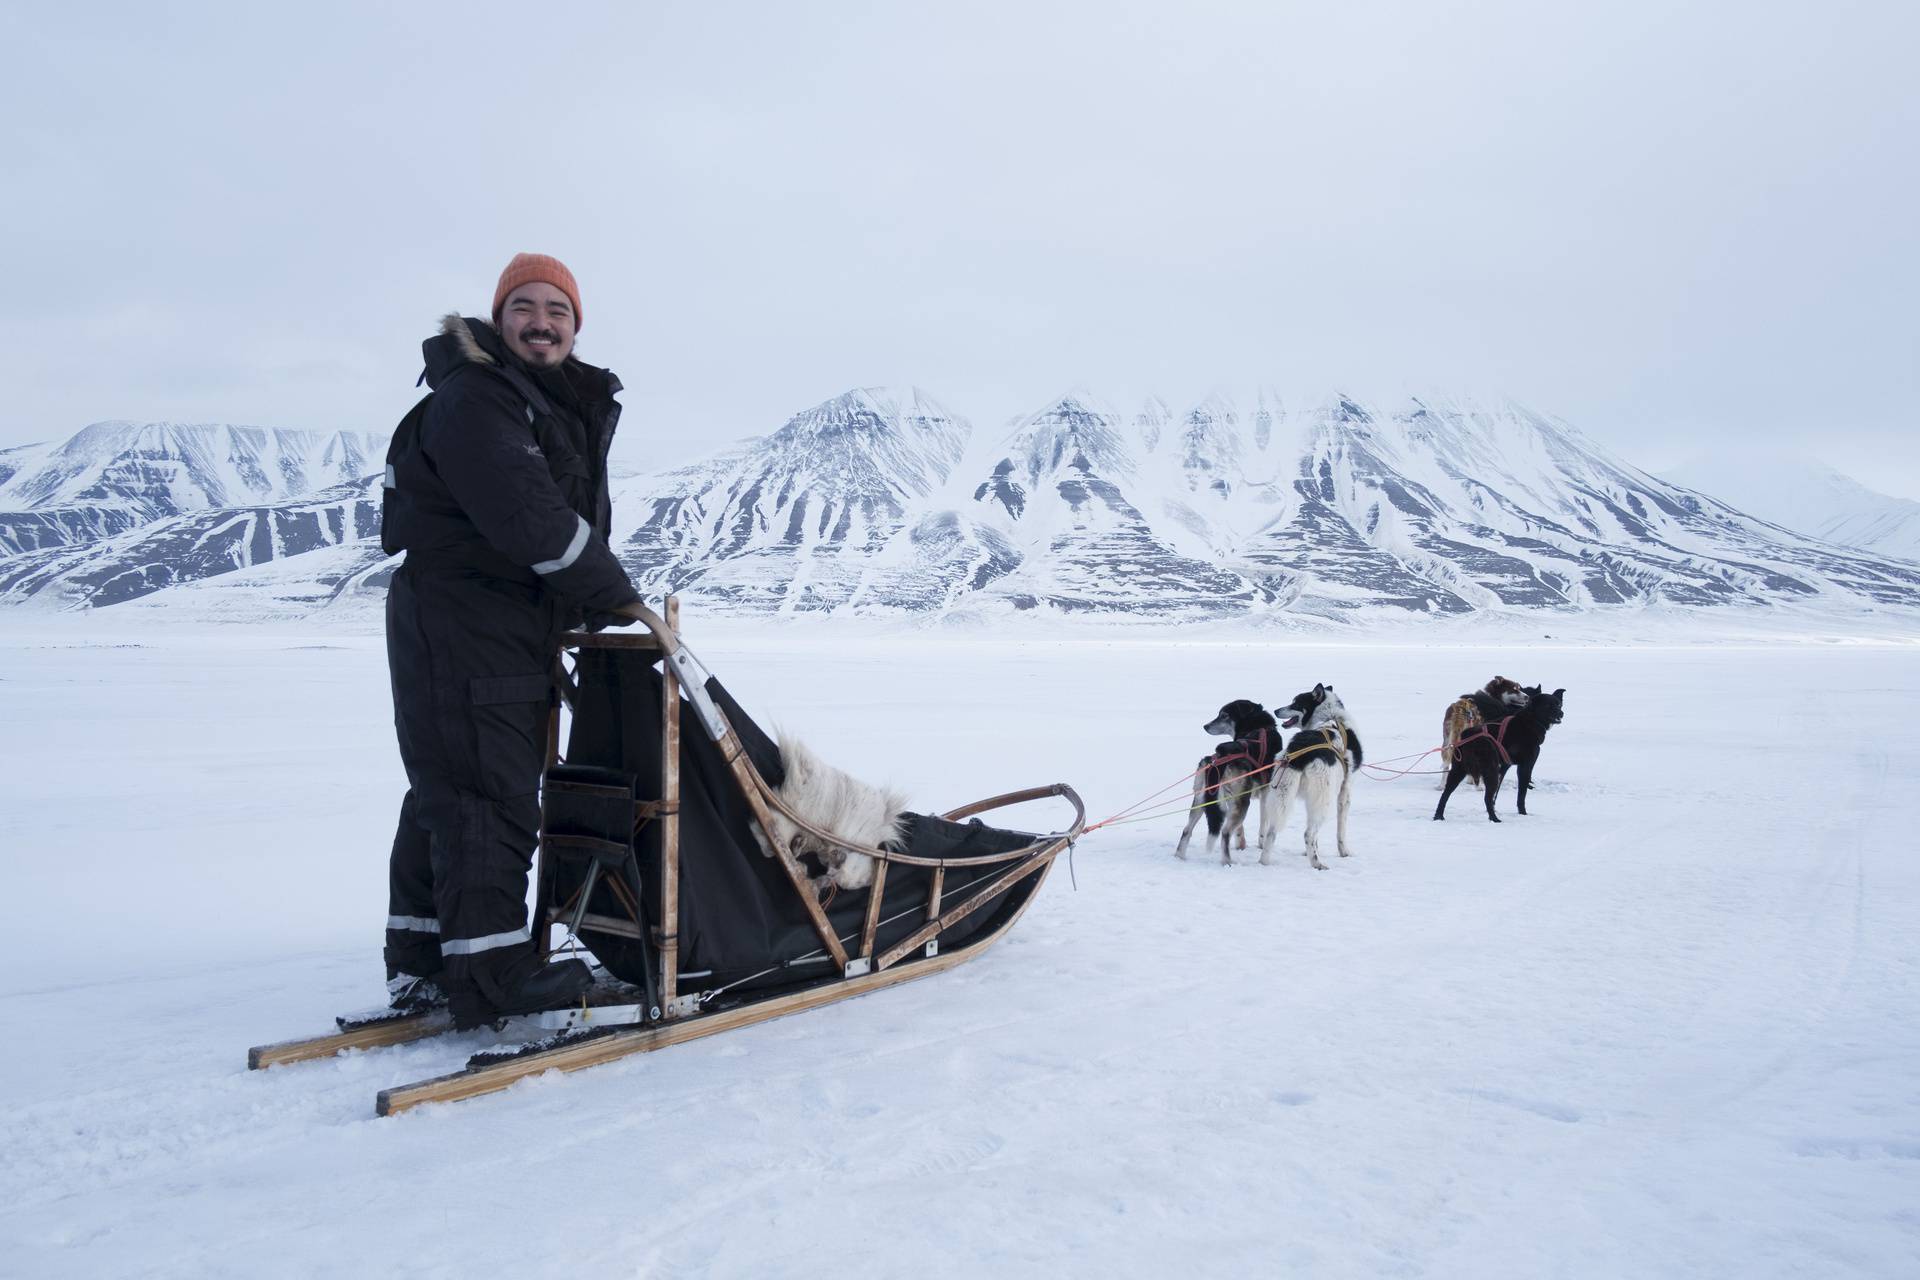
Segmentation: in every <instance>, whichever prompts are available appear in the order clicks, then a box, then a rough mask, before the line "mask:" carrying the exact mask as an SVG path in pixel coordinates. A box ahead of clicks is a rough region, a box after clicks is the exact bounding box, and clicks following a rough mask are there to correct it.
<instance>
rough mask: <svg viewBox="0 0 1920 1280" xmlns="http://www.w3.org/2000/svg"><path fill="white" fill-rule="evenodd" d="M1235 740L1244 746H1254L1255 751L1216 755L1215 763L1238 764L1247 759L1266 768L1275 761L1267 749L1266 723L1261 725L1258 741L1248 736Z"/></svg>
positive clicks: (1250, 762)
mask: <svg viewBox="0 0 1920 1280" xmlns="http://www.w3.org/2000/svg"><path fill="white" fill-rule="evenodd" d="M1234 742H1235V743H1236V744H1239V745H1242V746H1248V745H1251V746H1253V747H1254V750H1253V753H1252V754H1249V753H1247V752H1245V751H1236V752H1234V753H1233V754H1231V755H1224V756H1215V757H1214V758H1213V763H1214V764H1216V765H1223V764H1237V763H1239V762H1240V761H1245V762H1246V763H1248V764H1250V765H1252V766H1253V767H1254V768H1256V769H1264V768H1266V767H1267V766H1268V765H1269V764H1272V763H1273V757H1272V756H1271V755H1270V754H1269V753H1268V751H1267V730H1266V726H1265V725H1262V726H1261V727H1260V737H1259V740H1258V741H1257V743H1256V742H1255V741H1254V740H1252V739H1248V738H1235V739H1234Z"/></svg>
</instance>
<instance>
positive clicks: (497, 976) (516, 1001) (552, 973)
mask: <svg viewBox="0 0 1920 1280" xmlns="http://www.w3.org/2000/svg"><path fill="white" fill-rule="evenodd" d="M454 969H455V966H454V965H452V964H449V965H448V966H447V976H448V978H450V979H453V978H454V972H453V971H454ZM461 976H462V977H465V978H466V979H467V980H466V981H460V980H458V979H454V980H452V981H449V982H448V983H447V999H448V1003H449V1005H450V1006H451V1007H452V1009H453V1025H454V1027H455V1028H456V1029H457V1030H460V1031H471V1030H472V1029H473V1028H475V1027H483V1026H487V1025H489V1024H492V1023H495V1022H498V1021H500V1019H502V1018H510V1017H513V1016H515V1015H517V1014H522V1013H542V1012H544V1011H546V1010H548V1009H564V1008H566V1007H567V1006H568V1005H570V1004H572V1003H574V1002H575V1001H576V1000H578V999H579V998H580V997H581V996H582V995H583V994H585V992H586V990H587V988H588V987H590V986H592V985H593V973H592V971H591V970H589V969H588V968H587V966H586V963H585V962H584V961H581V960H565V961H562V962H560V963H559V964H541V963H540V962H539V961H537V960H535V959H534V958H533V957H532V956H530V955H525V956H523V957H521V958H520V959H519V960H518V962H516V963H513V964H509V965H506V966H503V967H502V968H500V969H498V970H489V969H486V968H480V967H478V966H476V967H475V968H474V969H473V970H471V971H469V972H468V973H467V974H465V975H461Z"/></svg>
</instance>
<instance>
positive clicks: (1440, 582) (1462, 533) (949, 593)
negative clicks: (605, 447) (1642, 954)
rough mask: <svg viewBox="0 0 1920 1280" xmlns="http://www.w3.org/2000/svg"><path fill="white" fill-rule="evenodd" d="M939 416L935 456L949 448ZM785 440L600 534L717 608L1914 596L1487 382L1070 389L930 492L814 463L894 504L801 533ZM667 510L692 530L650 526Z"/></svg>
mask: <svg viewBox="0 0 1920 1280" xmlns="http://www.w3.org/2000/svg"><path fill="white" fill-rule="evenodd" d="M860 394H866V395H871V394H873V393H860ZM833 403H834V404H840V403H842V402H839V401H836V402H833ZM823 408H825V407H824V406H823ZM813 412H814V413H816V414H817V413H819V412H821V411H820V410H815V411H813ZM807 419H808V415H802V417H801V418H800V419H796V420H795V422H796V423H802V422H805V421H806V420H807ZM941 420H942V421H944V422H949V423H951V422H954V421H955V420H953V419H951V417H950V415H943V416H942V419H941ZM894 430H895V431H897V430H899V428H897V427H896V428H894ZM881 438H887V436H886V434H885V433H882V437H881ZM942 440H943V446H942V450H941V452H940V455H939V456H940V458H941V460H942V462H944V461H945V460H946V459H947V458H949V457H952V456H954V455H955V454H956V453H957V452H958V448H957V442H955V441H954V440H952V439H951V438H950V435H949V434H947V433H943V435H942ZM811 447H812V446H811V445H810V443H809V442H808V440H807V439H806V438H805V436H804V435H802V434H800V433H798V432H796V429H795V427H794V425H792V424H790V425H789V427H788V428H787V429H784V430H783V431H781V432H779V433H776V434H775V435H774V436H771V437H768V438H766V439H764V440H759V441H751V442H748V443H747V444H746V445H744V446H742V447H740V448H739V449H736V450H734V451H733V452H731V453H729V454H727V455H726V456H725V457H724V458H721V459H717V460H715V461H712V462H709V463H705V464H702V465H700V466H696V467H692V468H688V469H686V470H684V471H682V472H679V473H676V474H675V475H674V476H673V477H670V478H669V482H668V484H667V485H666V486H664V488H665V490H666V492H665V494H664V496H663V495H662V493H661V489H662V486H660V484H659V482H658V481H655V480H650V479H647V478H644V477H643V478H639V479H637V480H636V481H634V482H632V483H630V485H629V486H628V494H630V495H631V496H626V495H623V497H624V499H625V503H626V504H627V505H628V508H629V509H634V508H635V507H636V506H645V505H646V504H651V508H650V514H649V515H648V516H647V517H646V518H645V519H644V520H643V521H642V524H641V525H640V527H639V528H638V529H637V530H636V531H635V533H634V536H633V537H632V538H630V539H628V540H626V541H625V542H624V543H623V545H621V546H620V548H619V550H620V553H621V555H622V557H623V559H625V560H626V561H627V562H628V563H629V565H630V567H631V568H632V569H633V571H634V572H635V574H636V577H638V578H640V579H641V580H643V581H645V582H646V583H647V584H648V586H649V587H650V588H652V589H655V590H657V589H660V588H663V587H667V586H671V587H672V588H673V589H675V590H679V591H681V592H683V593H684V594H686V595H688V596H689V597H690V598H692V599H694V600H698V601H700V602H701V603H702V604H703V605H706V606H708V607H721V608H749V609H756V608H770V607H772V608H795V607H808V608H821V609H836V610H850V611H862V612H883V611H889V610H895V609H903V610H925V609H927V608H936V609H941V610H954V609H961V608H964V609H966V610H969V611H978V610H994V609H1000V608H1005V609H1007V610H1026V609H1033V608H1042V609H1052V610H1058V611H1061V612H1082V611H1099V612H1109V613H1124V614H1131V615H1141V616H1164V615H1176V616H1213V617H1220V616H1230V615H1238V614H1246V613H1249V612H1259V611H1286V612H1289V613H1294V614H1307V615H1317V616H1322V617H1341V616H1349V615H1353V614H1355V613H1356V611H1366V610H1371V609H1380V608H1387V609H1392V610H1399V611H1414V612H1419V613H1432V614H1462V613H1468V612H1472V611H1475V610H1484V609H1495V610H1511V609H1529V608H1541V607H1549V608H1585V607H1592V606H1615V605H1638V604H1647V603H1662V604H1673V605H1683V606H1698V605H1717V604H1735V603H1743V604H1757V603H1790V602H1791V603H1801V604H1816V605H1817V604H1821V603H1826V602H1831V603H1835V604H1852V605H1866V604H1881V605H1897V606H1920V570H1916V568H1915V567H1914V566H1911V565H1906V564H1903V563H1900V562H1898V561H1889V560H1886V559H1884V558H1882V557H1876V556H1872V555H1864V554H1854V553H1850V552H1847V551H1844V550H1842V549H1839V548H1836V547H1833V546H1831V545H1828V544H1826V543H1823V542H1820V541H1818V540H1815V539H1811V538H1806V537H1802V536H1799V535H1796V534H1793V533H1791V532H1789V531H1788V530H1786V529H1783V528H1779V527H1777V526H1774V525H1770V524H1767V523H1765V522H1763V521H1760V520H1756V519H1753V518H1751V517H1749V516H1746V515H1744V514H1742V513H1741V512H1739V511H1737V510H1735V509H1733V508H1732V507H1729V506H1727V505H1725V504H1722V503H1720V502H1716V501H1714V500H1713V499H1711V498H1708V497H1706V496H1705V495H1702V494H1698V493H1694V492H1691V491H1688V490H1685V489H1681V488H1679V487H1676V486H1674V485H1671V484H1668V483H1666V482H1664V481H1662V480H1659V479H1657V478H1656V477H1654V476H1651V475H1648V474H1647V473H1645V472H1642V471H1639V470H1637V469H1636V468H1633V467H1632V466H1630V465H1628V464H1626V463H1624V462H1622V461H1620V460H1619V459H1617V458H1614V457H1613V456H1612V455H1610V454H1609V453H1607V452H1606V451H1605V450H1603V449H1601V448H1600V447H1599V446H1598V445H1596V444H1594V443H1593V442H1592V441H1591V440H1589V439H1587V438H1586V437H1585V436H1584V435H1582V434H1581V433H1580V432H1579V431H1577V430H1576V429H1574V428H1573V427H1571V426H1569V425H1568V424H1566V423H1564V422H1561V421H1559V420H1557V419H1554V418H1551V417H1549V416H1547V415H1544V414H1540V413H1536V412H1534V411H1532V410H1529V409H1527V408H1525V407H1523V406H1520V405H1517V404H1513V403H1511V402H1496V403H1481V402H1475V401H1469V400H1458V399H1441V398H1425V399H1415V400H1409V401H1407V402H1405V403H1402V404H1397V405H1391V406H1388V405H1380V404H1366V403H1362V402H1360V401H1359V400H1357V399H1355V398H1353V397H1348V396H1339V395H1336V396H1332V397H1329V398H1327V399H1326V400H1324V401H1322V402H1318V403H1310V404H1298V405H1289V404H1287V403H1285V402H1284V401H1283V400H1282V399H1281V398H1280V397H1279V396H1277V395H1275V394H1273V393H1271V392H1263V393H1260V394H1259V395H1257V396H1256V397H1255V398H1254V400H1253V403H1252V404H1251V405H1250V406H1249V405H1241V404H1236V403H1234V402H1233V401H1231V400H1229V399H1227V398H1225V397H1220V396H1214V397H1209V398H1208V399H1207V400H1204V401H1202V402H1201V403H1200V404H1198V405H1195V406H1193V407H1192V408H1191V409H1189V410H1187V411H1186V412H1184V413H1174V412H1170V411H1169V410H1168V409H1167V407H1166V406H1165V405H1164V403H1162V402H1159V401H1150V402H1148V403H1147V404H1146V405H1144V406H1142V407H1141V408H1140V409H1138V410H1137V411H1134V412H1131V413H1128V412H1123V411H1121V410H1119V409H1117V408H1115V407H1114V406H1112V405H1110V404H1107V403H1106V402H1104V401H1102V400H1101V399H1099V398H1098V397H1097V396H1094V395H1092V394H1091V393H1087V392H1074V393H1072V394H1070V395H1067V396H1063V397H1061V398H1060V399H1059V400H1057V401H1055V402H1053V403H1052V404H1049V405H1047V406H1045V407H1044V408H1042V409H1041V410H1040V411H1039V412H1037V413H1035V414H1033V415H1031V416H1029V417H1027V418H1025V419H1023V420H1021V421H1019V422H1018V423H1016V424H1014V426H1013V428H1012V430H1011V432H1010V433H1009V434H1008V435H1007V436H1005V437H1004V438H1003V439H1002V440H1000V441H998V442H996V443H994V444H993V445H992V446H991V447H989V448H987V449H985V450H984V452H977V453H976V454H975V457H976V458H977V461H969V462H967V463H966V464H964V465H962V466H961V467H960V468H959V470H958V471H956V472H955V474H954V478H953V480H952V481H950V482H949V483H948V484H946V485H944V486H942V487H941V488H940V490H939V491H938V492H937V493H935V492H931V491H930V482H931V481H932V480H933V479H935V478H936V477H937V475H938V472H939V470H940V468H938V467H929V466H919V467H915V468H913V469H912V470H911V471H910V472H907V473H905V474H903V475H902V476H900V477H898V478H896V480H895V482H894V483H893V484H891V485H888V484H886V482H885V481H884V480H883V479H882V478H881V476H882V474H883V473H884V468H874V469H870V470H866V471H863V472H862V473H861V474H860V475H859V476H858V477H857V478H848V479H845V480H843V479H842V478H841V477H840V476H839V473H838V471H837V470H835V469H834V468H833V467H828V468H826V469H824V470H822V471H820V472H818V473H816V474H817V476H818V481H817V482H819V483H824V484H829V485H834V486H838V485H841V484H848V485H849V489H848V490H847V491H849V492H854V493H862V492H866V491H868V490H872V489H875V487H876V486H878V487H879V488H880V489H883V490H884V491H885V492H887V493H888V494H890V495H891V496H892V497H893V499H894V501H895V502H896V504H897V505H892V506H889V507H888V510H887V515H888V526H887V529H885V530H881V531H879V532H878V533H875V532H872V531H870V530H869V531H865V532H861V531H855V532H852V533H849V534H848V535H846V536H843V535H841V534H840V533H839V531H838V530H836V529H835V528H833V527H831V526H830V524H829V522H824V521H822V522H816V523H814V524H813V525H811V526H809V528H808V531H806V532H805V534H804V537H803V535H802V531H801V530H800V527H799V526H797V525H796V524H795V523H794V522H793V520H792V518H791V517H790V515H789V514H788V513H789V511H790V510H791V509H792V507H793V506H794V505H795V504H797V503H799V502H800V501H801V500H802V499H801V496H800V495H799V494H798V493H797V492H795V491H794V490H793V489H792V488H791V486H792V485H793V484H795V483H798V482H799V481H800V477H801V476H802V473H803V472H805V470H806V468H805V464H804V462H803V461H802V460H799V459H796V458H795V456H794V451H795V450H796V449H810V448H811ZM829 491H830V492H840V491H841V490H839V489H838V488H835V489H831V490H829ZM916 502H918V503H919V505H918V507H917V509H916ZM696 513H697V515H698V519H697V520H695V519H691V518H690V516H691V515H692V514H696ZM689 528H698V529H700V530H704V532H703V533H702V534H701V536H698V537H690V536H686V535H685V534H684V533H679V532H676V533H675V534H674V535H673V536H669V531H680V530H685V529H689ZM882 535H885V536H882ZM802 545H804V555H803V554H801V550H800V549H801V547H802ZM824 564H831V565H833V566H834V567H835V573H836V575H837V576H836V577H835V578H834V579H833V581H834V583H835V585H834V588H833V589H832V590H830V591H826V590H821V589H820V582H821V580H820V578H819V576H818V573H817V571H816V570H814V569H812V568H811V566H817V565H824ZM748 584H752V585H751V586H749V585H748ZM856 584H857V585H856Z"/></svg>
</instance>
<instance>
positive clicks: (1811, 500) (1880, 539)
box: [1663, 450, 1920, 560]
mask: <svg viewBox="0 0 1920 1280" xmlns="http://www.w3.org/2000/svg"><path fill="white" fill-rule="evenodd" d="M1663 475H1664V478H1665V479H1667V480H1670V481H1672V482H1673V483H1675V484H1678V485H1684V486H1685V487H1686V488H1689V489H1693V490H1696V491H1698V492H1701V493H1712V494H1716V495H1718V496H1719V497H1720V498H1721V499H1722V500H1723V501H1726V502H1731V503H1733V504H1734V505H1735V506H1737V507H1739V508H1740V509H1741V510H1742V511H1747V512H1751V513H1752V514H1754V515H1756V516H1759V517H1760V518H1761V519H1763V520H1771V521H1772V522H1773V523H1775V524H1778V525H1784V526H1785V527H1787V528H1789V529H1794V530H1797V531H1799V532H1801V533H1806V534H1811V535H1813V536H1814V537H1816V538H1820V539H1822V540H1824V541H1826V542H1832V543H1837V544H1839V545H1840V546H1843V547H1858V548H1859V549H1860V550H1862V551H1872V552H1876V553H1878V554H1880V555H1884V556H1902V557H1905V558H1906V559H1908V560H1920V502H1913V501H1911V500H1909V499H1907V498H1895V497H1892V496H1890V495H1888V494H1884V493H1876V492H1875V491H1874V490H1872V489H1869V488H1867V486H1865V485H1863V484H1861V483H1860V482H1859V481H1858V480H1855V479H1854V478H1853V477H1851V476H1848V475H1843V474H1842V473H1840V472H1838V471H1835V470H1834V469H1833V468H1832V467H1829V466H1827V465H1826V464H1825V463H1823V462H1818V461H1816V460H1814V459H1812V458H1809V457H1806V456H1804V455H1801V454H1792V453H1780V452H1774V451H1767V450H1740V451H1738V452H1729V453H1725V454H1721V455H1716V456H1713V457H1701V458H1696V459H1694V460H1693V461H1691V462H1688V463H1686V464H1685V465H1683V466H1680V467H1676V468H1674V469H1673V470H1671V471H1667V472H1665V473H1663Z"/></svg>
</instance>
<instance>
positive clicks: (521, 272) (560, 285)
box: [493, 253, 587, 333]
mask: <svg viewBox="0 0 1920 1280" xmlns="http://www.w3.org/2000/svg"><path fill="white" fill-rule="evenodd" d="M536 280H537V281H539V282H540V283H541V284H550V285H552V286H553V287H554V288H556V289H558V290H559V291H560V292H562V293H564V294H566V295H567V301H568V302H571V303H572V304H573V331H574V332H575V333H578V332H580V330H581V329H582V328H583V327H584V326H585V325H586V323H587V321H586V316H585V315H584V314H583V313H582V312H581V310H580V286H579V285H577V284H575V283H574V282H573V272H571V271H569V270H567V264H566V263H564V262H562V261H560V259H558V258H549V257H548V256H547V255H546V254H544V253H516V254H514V255H513V261H512V262H509V263H508V264H507V269H506V270H505V271H502V272H501V273H500V283H499V284H498V285H495V286H494V290H493V322H494V324H495V325H498V324H499V323H500V308H501V307H502V306H504V305H506V301H507V295H508V294H510V293H512V292H513V291H514V290H515V289H518V288H519V287H520V286H521V285H523V284H532V283H534V282H535V281H536Z"/></svg>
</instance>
